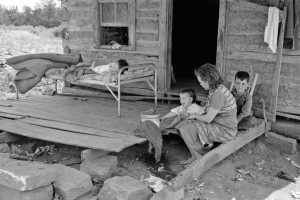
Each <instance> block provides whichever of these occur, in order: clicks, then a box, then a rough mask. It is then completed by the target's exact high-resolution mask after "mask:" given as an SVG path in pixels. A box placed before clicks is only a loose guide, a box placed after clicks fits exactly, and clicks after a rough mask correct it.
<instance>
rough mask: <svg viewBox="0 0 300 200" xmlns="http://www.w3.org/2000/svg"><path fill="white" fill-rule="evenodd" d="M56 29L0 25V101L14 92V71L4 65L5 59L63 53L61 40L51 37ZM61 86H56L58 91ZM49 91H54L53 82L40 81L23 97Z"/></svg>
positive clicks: (60, 84)
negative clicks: (35, 54) (33, 54)
mask: <svg viewBox="0 0 300 200" xmlns="http://www.w3.org/2000/svg"><path fill="white" fill-rule="evenodd" d="M58 29H60V27H57V28H51V29H47V28H45V27H43V26H36V27H33V26H29V25H27V26H13V25H9V26H5V25H0V100H1V99H5V98H8V97H14V96H15V92H16V89H15V86H14V84H13V79H14V77H15V70H14V69H13V68H11V67H10V66H8V65H6V64H4V63H5V58H8V57H11V56H17V55H22V54H27V53H31V54H32V53H50V52H51V53H63V49H62V40H61V38H57V37H54V36H53V32H54V31H57V30H58ZM63 84H64V83H63V82H60V83H59V84H58V89H59V91H60V90H61V88H62V87H63ZM51 89H54V84H53V82H52V81H51V80H47V79H42V81H41V82H40V83H39V84H38V85H37V86H36V87H35V88H33V89H31V90H30V91H28V92H27V93H26V94H25V96H28V95H33V94H43V93H45V92H46V91H49V90H51ZM21 96H23V95H21Z"/></svg>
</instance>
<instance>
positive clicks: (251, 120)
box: [231, 71, 256, 129]
mask: <svg viewBox="0 0 300 200" xmlns="http://www.w3.org/2000/svg"><path fill="white" fill-rule="evenodd" d="M249 80H250V76H249V74H248V72H245V71H239V72H237V73H236V74H235V77H234V88H233V90H232V92H231V93H232V95H233V96H234V97H235V100H236V105H237V120H238V128H239V129H247V128H249V127H250V126H252V125H254V124H255V123H256V118H255V117H253V116H252V110H251V108H252V97H251V96H250V93H249V92H250V91H249V89H250V88H249Z"/></svg>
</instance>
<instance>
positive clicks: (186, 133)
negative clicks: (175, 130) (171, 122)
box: [179, 120, 202, 164]
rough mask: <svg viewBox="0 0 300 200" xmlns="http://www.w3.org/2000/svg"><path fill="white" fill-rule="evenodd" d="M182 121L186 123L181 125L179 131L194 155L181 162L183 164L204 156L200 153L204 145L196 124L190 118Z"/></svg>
mask: <svg viewBox="0 0 300 200" xmlns="http://www.w3.org/2000/svg"><path fill="white" fill-rule="evenodd" d="M182 123H184V124H181V126H180V127H179V131H180V134H181V137H182V138H183V140H184V142H185V144H186V145H187V147H188V149H189V150H190V153H191V156H192V157H191V158H190V159H188V160H186V161H183V162H181V164H190V163H192V162H193V161H195V160H197V159H199V158H201V157H202V155H201V154H200V153H199V152H200V150H201V148H202V145H201V142H200V139H199V136H198V130H197V127H196V125H195V124H194V123H192V122H191V121H188V120H186V121H184V122H182Z"/></svg>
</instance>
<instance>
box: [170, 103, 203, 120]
mask: <svg viewBox="0 0 300 200" xmlns="http://www.w3.org/2000/svg"><path fill="white" fill-rule="evenodd" d="M171 112H172V113H175V114H176V115H182V116H183V117H187V116H189V115H194V114H198V115H202V114H203V113H204V108H202V107H201V106H199V105H198V104H196V103H193V104H192V105H190V106H189V107H187V108H186V109H185V108H184V107H183V106H182V105H181V106H178V107H176V108H173V109H171Z"/></svg>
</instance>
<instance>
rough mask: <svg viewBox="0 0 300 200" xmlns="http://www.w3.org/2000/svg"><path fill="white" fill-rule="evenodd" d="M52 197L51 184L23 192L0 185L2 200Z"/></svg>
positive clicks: (50, 198)
mask: <svg viewBox="0 0 300 200" xmlns="http://www.w3.org/2000/svg"><path fill="white" fill-rule="evenodd" d="M52 198H53V187H52V185H48V186H44V187H40V188H37V189H33V190H28V191H23V192H22V191H19V190H16V189H12V188H9V187H6V186H3V185H0V199H3V200H52Z"/></svg>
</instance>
